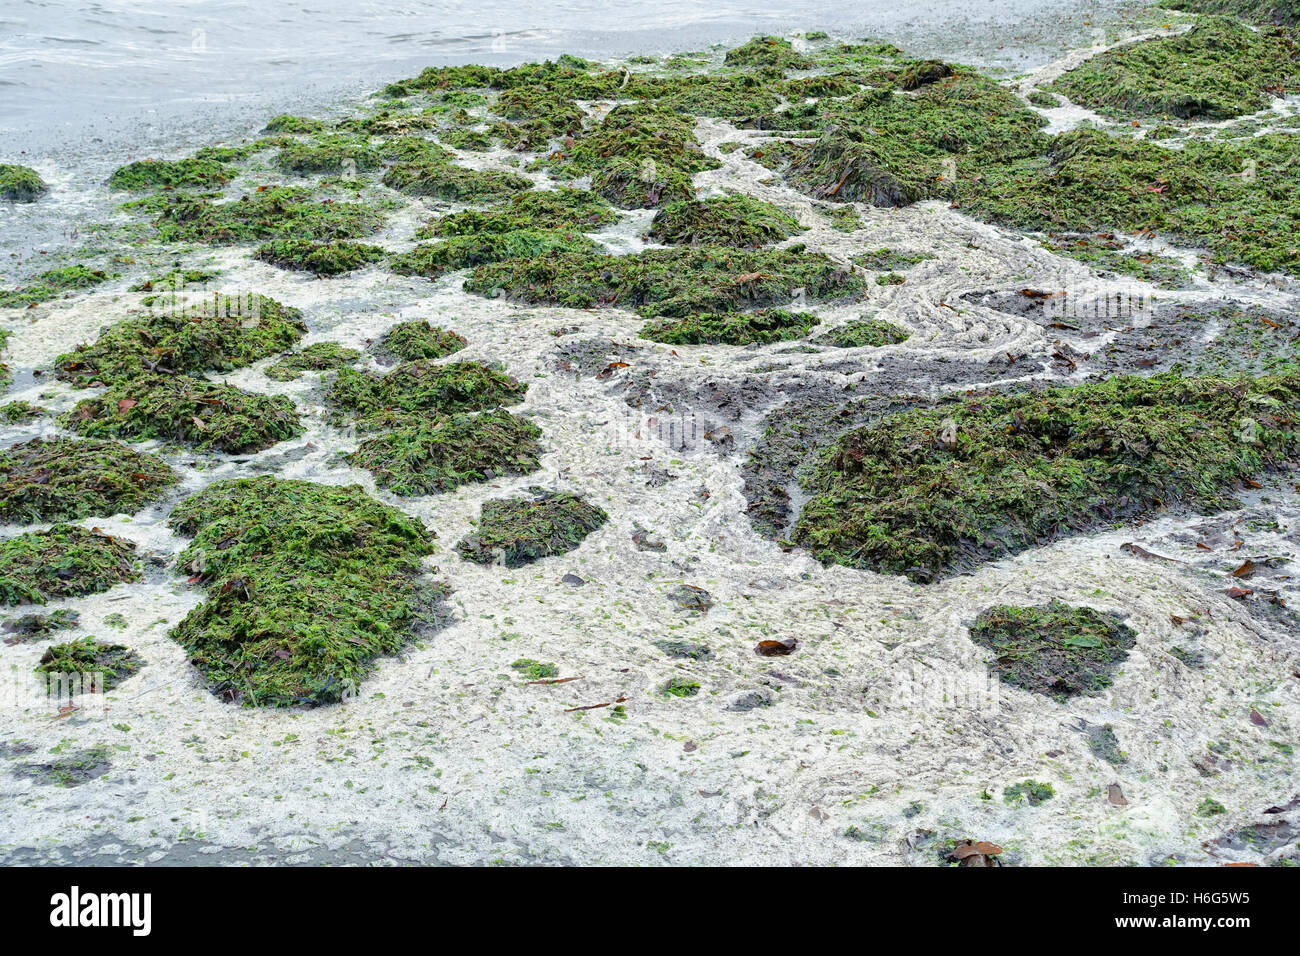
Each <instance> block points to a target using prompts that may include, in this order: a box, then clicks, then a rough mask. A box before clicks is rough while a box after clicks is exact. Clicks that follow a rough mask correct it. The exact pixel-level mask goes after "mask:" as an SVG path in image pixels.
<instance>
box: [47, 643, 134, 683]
mask: <svg viewBox="0 0 1300 956" xmlns="http://www.w3.org/2000/svg"><path fill="white" fill-rule="evenodd" d="M142 667H144V660H143V659H142V658H141V657H140V655H139V654H137V653H135V651H133V650H131V649H130V648H129V647H125V646H123V645H121V644H101V643H100V642H99V641H97V640H95V639H94V638H93V637H82V638H79V639H77V640H75V641H69V642H68V643H67V644H56V645H54V646H53V647H51V648H49V649H48V650H47V651H46V652H45V653H44V654H42V655H41V662H40V663H39V664H37V665H36V673H38V674H45V675H50V676H52V675H71V674H78V675H85V676H87V677H88V676H90V675H91V674H97V675H100V676H99V679H98V680H96V681H94V682H93V683H87V682H85V681H71V682H69V683H68V685H67V686H68V687H69V688H70V689H72V690H73V691H74V692H75V691H77V690H82V691H86V692H89V691H90V690H91V688H92V687H93V688H95V689H96V690H97V691H99V692H101V693H105V692H107V691H110V690H112V689H113V688H114V687H116V686H117V685H118V684H120V683H122V681H124V680H126V679H127V678H128V677H131V676H133V675H134V674H135V673H136V672H138V671H139V670H140V668H142Z"/></svg>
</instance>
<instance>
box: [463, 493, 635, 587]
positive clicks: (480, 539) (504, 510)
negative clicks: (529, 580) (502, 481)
mask: <svg viewBox="0 0 1300 956" xmlns="http://www.w3.org/2000/svg"><path fill="white" fill-rule="evenodd" d="M608 518H609V515H607V514H605V512H604V511H603V510H601V509H600V508H598V507H596V506H595V505H593V504H589V503H587V502H586V501H584V500H583V499H582V498H580V497H578V496H577V495H574V494H569V493H567V492H546V491H541V490H539V489H534V490H533V494H532V496H531V497H517V498H493V499H490V500H488V501H485V502H483V509H482V514H481V515H480V516H479V522H478V530H477V531H476V532H474V533H473V534H471V535H468V536H467V537H465V538H464V539H463V540H462V541H461V542H460V543H459V544H457V545H456V550H458V551H459V552H460V554H461V556H462V557H463V558H465V559H466V560H468V561H475V562H477V563H479V564H492V563H494V562H497V561H500V562H501V563H502V564H504V565H505V566H506V567H507V568H517V567H520V566H522V565H525V564H529V563H531V562H533V561H537V560H539V559H541V558H548V557H551V556H552V555H556V554H566V553H568V552H569V551H572V550H573V549H574V548H576V547H578V545H580V544H582V542H583V539H584V538H586V537H587V535H589V534H591V532H593V531H595V530H596V529H597V528H599V527H600V526H601V525H603V524H604V523H605V522H606V520H608Z"/></svg>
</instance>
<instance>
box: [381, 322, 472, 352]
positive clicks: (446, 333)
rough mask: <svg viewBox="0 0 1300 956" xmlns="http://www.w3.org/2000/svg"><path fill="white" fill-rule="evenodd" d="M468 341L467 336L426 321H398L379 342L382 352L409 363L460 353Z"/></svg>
mask: <svg viewBox="0 0 1300 956" xmlns="http://www.w3.org/2000/svg"><path fill="white" fill-rule="evenodd" d="M468 344H469V342H467V341H466V339H465V336H463V335H461V334H460V333H458V332H453V331H452V330H451V329H444V328H443V327H442V326H440V325H432V324H430V323H429V322H428V321H427V320H425V319H412V320H411V321H410V322H399V323H398V324H397V325H394V326H393V327H392V328H391V329H389V330H388V331H387V332H385V333H384V337H383V338H382V339H380V340H379V351H381V352H383V353H384V354H387V355H394V356H396V357H397V358H399V359H402V360H403V361H406V362H415V361H418V360H420V359H439V358H445V357H446V356H448V355H452V354H453V353H455V352H459V351H460V350H461V349H463V348H464V347H465V346H466V345H468Z"/></svg>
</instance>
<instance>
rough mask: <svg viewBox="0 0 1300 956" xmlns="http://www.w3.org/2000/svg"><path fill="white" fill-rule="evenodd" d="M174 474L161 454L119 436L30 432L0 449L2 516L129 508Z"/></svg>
mask: <svg viewBox="0 0 1300 956" xmlns="http://www.w3.org/2000/svg"><path fill="white" fill-rule="evenodd" d="M176 480H177V476H176V473H175V472H173V471H172V469H171V468H169V467H168V466H167V465H166V464H165V463H164V462H163V461H162V460H161V459H159V458H157V457H156V456H154V455H147V454H143V453H141V452H138V451H135V450H134V449H131V448H127V447H126V446H124V445H120V444H118V443H117V442H111V441H78V440H75V439H71V438H62V437H56V438H49V439H46V438H34V439H32V440H31V441H27V442H23V443H22V444H18V445H11V446H10V447H8V448H4V449H0V519H3V520H5V521H11V522H24V523H25V522H29V521H70V520H75V519H78V518H87V517H90V516H91V515H103V516H107V515H114V514H133V513H134V512H136V511H139V510H140V508H141V507H143V506H144V505H145V504H146V503H147V502H149V501H152V500H153V499H155V498H157V497H158V495H159V494H160V493H161V492H162V490H163V489H164V488H166V487H168V486H169V485H171V484H173V483H174V482H175V481H176Z"/></svg>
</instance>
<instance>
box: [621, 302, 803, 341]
mask: <svg viewBox="0 0 1300 956" xmlns="http://www.w3.org/2000/svg"><path fill="white" fill-rule="evenodd" d="M817 321H818V320H817V316H815V315H812V314H811V313H808V312H791V311H789V310H788V309H755V310H753V311H751V312H726V313H705V314H700V313H694V314H692V315H687V316H683V317H682V318H671V319H660V320H658V321H654V322H647V323H646V324H645V325H643V326H642V327H641V331H640V332H639V333H638V334H639V335H640V336H641V338H643V339H650V340H651V341H653V342H664V343H666V344H669V345H767V344H769V343H772V342H786V341H789V340H791V339H798V338H802V337H803V336H805V335H807V334H808V332H809V331H810V330H811V329H812V328H813V326H815V325H816V324H817Z"/></svg>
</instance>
